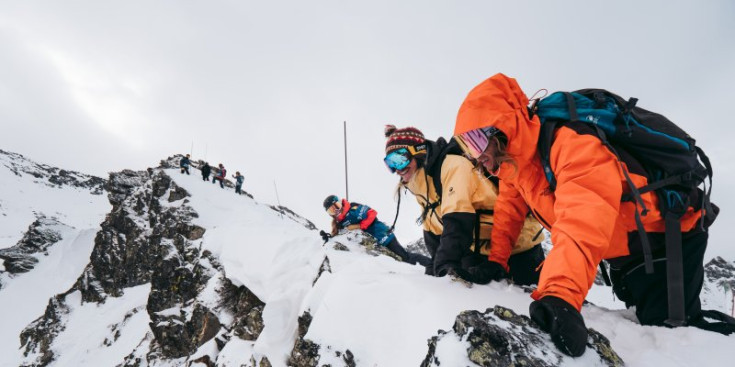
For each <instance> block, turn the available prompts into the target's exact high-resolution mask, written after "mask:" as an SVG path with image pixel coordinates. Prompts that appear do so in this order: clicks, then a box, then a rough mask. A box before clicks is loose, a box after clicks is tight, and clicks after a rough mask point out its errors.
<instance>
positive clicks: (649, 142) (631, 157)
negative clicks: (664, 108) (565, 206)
mask: <svg viewBox="0 0 735 367" xmlns="http://www.w3.org/2000/svg"><path fill="white" fill-rule="evenodd" d="M636 102H637V99H636V98H631V99H629V100H627V101H626V100H624V99H623V98H621V97H619V96H617V95H615V94H613V93H610V92H608V91H606V90H602V89H582V90H578V91H575V92H571V93H569V92H556V93H553V94H551V95H549V96H548V97H546V98H543V99H541V100H539V101H537V102H534V104H533V105H532V106H531V107H529V112H530V114H531V115H537V116H538V117H539V119H540V121H541V132H540V135H539V140H538V150H539V154H540V157H541V163H542V165H543V169H544V173H545V175H546V179H547V180H548V182H549V186H550V190H551V191H554V190H555V188H556V178H555V176H554V172H553V171H552V169H551V165H550V162H549V160H550V157H549V156H550V151H551V145H552V144H553V139H554V132H555V131H556V129H557V128H558V127H559V126H561V125H565V126H568V127H571V128H573V129H575V131H577V132H582V133H585V132H589V133H590V134H591V135H595V136H597V137H598V138H599V139H600V140H601V141H602V143H603V144H604V145H605V146H606V147H607V148H608V149H609V150H610V151H611V152H612V153H613V154H615V156H616V157H617V158H618V160H619V161H620V162H621V163H620V164H621V165H622V163H625V164H626V166H627V167H628V169H629V170H630V172H632V173H635V174H639V175H643V176H645V177H647V179H648V184H647V185H646V186H643V187H636V186H635V185H634V184H633V182H632V181H631V179H630V177H629V176H628V173H627V172H626V170H623V172H624V173H625V179H626V181H627V182H628V185H629V187H630V194H627V195H623V197H622V198H621V201H632V202H634V203H635V204H636V213H635V214H636V215H635V220H636V224H637V227H638V231H639V235H640V239H641V247H642V248H641V250H642V252H643V258H644V264H645V269H646V272H647V273H649V274H650V273H652V272H653V262H652V251H651V246H650V243H649V241H648V236H647V234H646V232H645V230H644V228H643V223H642V221H641V216H645V215H646V214H647V213H648V210H649V208H647V207H646V206H645V204H644V203H643V200H642V199H641V194H643V193H646V192H650V191H654V192H655V193H656V195H657V196H658V198H659V208H658V209H659V210H660V212H661V215H662V217H663V218H664V220H665V222H666V234H665V238H666V240H665V242H666V245H665V246H666V258H667V279H668V282H669V286H668V289H669V292H668V297H669V320H667V323H668V324H670V325H672V326H679V325H683V324H684V320H685V314H684V286H683V259H682V251H681V222H680V220H681V217H682V216H683V215H684V213H685V212H686V210H687V208H689V207H694V208H695V209H704V210H705V214H706V215H704V216H703V217H702V221H701V226H702V227H703V228H705V227H707V226H709V225H710V224H711V223H712V222H713V221H714V219H715V217H716V215H717V211H718V209H717V207H716V206H714V205H712V204H711V203H710V194H711V192H712V166H711V165H710V162H709V159H708V158H707V156H706V155H705V154H704V151H702V149H700V148H699V147H698V146H696V144H695V141H694V139H692V138H691V137H690V136H689V135H688V134H687V133H686V132H685V131H684V130H682V129H681V128H679V127H678V126H677V125H676V124H674V123H673V122H671V121H670V120H668V119H667V118H666V117H664V116H662V115H660V114H657V113H654V112H650V111H647V110H644V109H642V108H640V107H637V106H636ZM707 181H708V182H707ZM700 186H703V188H700ZM639 209H640V210H639Z"/></svg>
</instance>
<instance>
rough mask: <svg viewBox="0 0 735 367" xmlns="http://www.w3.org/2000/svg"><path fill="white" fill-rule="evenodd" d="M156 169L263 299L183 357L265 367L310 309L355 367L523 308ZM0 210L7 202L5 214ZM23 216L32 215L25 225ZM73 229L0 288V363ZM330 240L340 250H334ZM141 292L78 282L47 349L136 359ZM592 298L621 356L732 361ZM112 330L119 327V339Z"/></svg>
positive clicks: (51, 278)
mask: <svg viewBox="0 0 735 367" xmlns="http://www.w3.org/2000/svg"><path fill="white" fill-rule="evenodd" d="M195 172H196V171H195ZM166 173H167V174H168V175H169V176H171V177H172V178H173V179H174V181H175V182H176V184H177V185H179V186H181V187H183V188H184V189H186V190H187V191H188V192H189V193H190V195H191V196H190V197H188V198H187V200H188V201H189V202H188V203H187V205H190V206H191V207H192V208H193V209H194V210H195V211H196V212H197V213H198V214H199V216H198V218H195V219H194V223H195V224H197V225H200V226H202V227H204V228H206V232H205V234H204V236H203V237H202V239H201V240H198V242H199V244H200V245H201V246H202V248H203V249H207V250H210V251H212V252H213V253H214V254H215V255H216V256H217V257H218V258H219V262H220V263H221V264H222V265H223V267H224V269H225V275H226V276H227V277H228V278H229V279H230V280H231V281H232V282H234V283H235V284H241V285H245V286H246V287H248V288H249V289H250V290H251V291H253V293H254V294H255V295H257V296H258V297H259V298H260V299H261V300H262V301H263V302H265V303H266V306H265V309H264V311H263V320H264V324H265V329H264V330H263V332H262V333H261V335H260V337H259V338H258V340H257V341H255V342H252V341H243V340H239V339H238V338H236V337H234V338H232V339H231V340H230V341H229V342H228V343H227V344H226V345H225V347H224V349H223V350H221V351H217V348H216V346H215V344H214V342H213V341H212V340H210V341H209V342H207V343H205V344H204V345H203V346H202V347H200V348H199V350H198V351H197V352H196V353H194V354H192V356H191V359H193V358H194V357H198V356H202V355H205V354H209V355H212V356H216V358H217V363H218V364H217V365H218V366H233V365H234V366H237V365H242V364H245V365H249V364H250V361H251V358H253V359H254V360H255V361H259V360H260V359H261V358H262V357H263V356H266V357H268V359H269V360H270V362H271V363H272V364H273V366H276V367H278V366H285V365H286V360H287V358H288V355H289V353H290V351H291V349H292V348H293V344H294V341H295V338H296V333H297V319H298V317H299V316H300V315H302V314H303V313H304V312H309V313H310V314H311V315H312V317H313V321H312V323H311V326H310V328H309V331H308V333H307V335H306V338H307V339H310V340H312V341H314V342H316V343H318V344H320V345H321V349H320V353H321V356H322V360H321V363H332V365H333V366H339V365H342V363H343V362H341V360H340V359H339V358H338V357H336V355H335V352H345V351H346V350H347V349H349V350H350V351H351V352H352V354H353V355H354V357H355V360H356V363H357V365H358V366H389V367H390V366H417V365H419V364H420V362H421V361H422V360H423V359H424V357H425V356H426V353H427V351H428V347H427V340H428V339H429V338H430V337H432V336H435V335H436V334H437V330H439V329H443V330H449V329H451V327H452V325H453V323H454V319H455V317H456V316H457V314H458V313H459V312H461V311H463V310H468V309H476V310H481V311H484V310H485V309H487V308H489V307H493V306H494V305H496V304H498V305H502V306H505V307H509V308H511V309H513V310H515V311H516V312H517V313H519V314H525V315H527V314H528V306H529V304H530V302H531V299H530V297H529V295H528V294H527V293H526V292H524V291H523V290H522V289H520V288H519V287H515V286H511V285H508V284H507V283H492V284H489V285H474V286H472V287H467V286H466V285H465V284H463V283H460V282H455V281H452V280H450V279H449V278H433V277H428V276H425V275H424V274H423V268H422V267H420V266H411V265H408V264H405V263H401V262H398V261H395V260H393V259H392V258H389V257H387V256H382V255H381V256H377V257H375V256H371V255H368V254H367V253H366V251H365V248H364V247H362V246H361V245H359V242H360V239H361V235H358V234H356V233H354V232H351V233H348V234H343V235H340V236H337V237H335V238H333V239H332V240H330V242H328V243H327V244H325V245H322V240H321V238H320V237H319V235H318V233H317V231H313V230H309V229H307V228H305V227H304V226H303V225H301V224H299V223H296V222H295V221H293V220H291V219H289V218H288V217H281V216H280V215H279V214H278V213H277V212H275V211H274V210H272V209H271V208H270V207H269V206H267V205H263V204H260V203H258V202H256V201H254V200H252V199H250V198H248V197H246V196H237V195H235V194H234V192H233V191H232V190H231V189H224V190H223V189H220V188H219V186H218V185H217V186H215V185H212V184H211V183H209V182H203V181H201V179H200V178H199V177H198V176H197V175H196V174H193V175H191V176H185V175H181V174H180V173H179V172H178V170H172V169H169V170H166ZM0 177H1V175H0ZM27 186H33V184H31V183H28V184H27ZM28 189H29V190H30V187H29V188H28ZM6 199H7V197H5V196H4V197H3V200H6ZM107 205H108V207H109V204H107ZM167 205H168V204H167ZM170 205H181V203H171V204H170ZM314 205H320V202H319V201H315V204H314ZM80 206H81V205H80ZM7 207H8V206H7V205H6V204H3V206H2V210H6V209H7ZM59 208H65V206H59ZM79 210H81V209H79ZM88 210H89V209H88ZM90 211H91V210H90ZM67 213H68V212H67ZM78 215H84V216H85V218H76V217H74V216H73V215H71V214H67V215H66V219H67V220H66V221H64V220H62V221H63V222H65V223H71V222H74V223H76V224H77V225H79V223H82V224H83V223H89V222H90V221H94V222H95V223H99V222H101V219H102V217H101V215H100V213H96V214H94V215H96V216H97V217H95V218H94V219H90V218H88V217H86V216H91V215H92V214H90V213H86V214H78ZM28 224H30V221H29V222H28V223H26V224H24V226H26V227H27V225H28ZM3 229H5V227H4V228H3ZM69 231H70V232H73V233H64V234H63V236H64V239H63V240H62V241H60V242H59V243H57V244H56V245H54V246H52V247H51V248H50V249H49V254H48V256H42V257H43V258H44V259H43V260H42V261H41V262H40V263H39V264H38V265H37V267H36V268H35V269H34V270H32V271H31V272H29V273H26V274H21V275H19V276H17V277H14V278H13V279H12V280H11V281H10V282H8V284H6V286H5V288H3V289H1V290H0V317H2V319H3V321H2V326H3V327H2V328H0V348H2V350H0V366H3V367H4V366H17V365H18V364H19V361H20V358H21V351H20V350H18V347H19V344H18V334H19V333H20V330H21V329H22V328H23V327H24V326H25V325H27V324H28V323H29V322H31V321H33V320H34V319H35V318H37V317H39V316H41V315H42V314H43V311H44V309H45V307H46V304H47V303H48V298H49V297H51V296H52V295H54V294H56V293H61V292H64V291H66V290H67V289H68V288H69V287H70V286H71V285H72V284H73V282H74V281H75V280H76V278H77V277H78V276H79V275H80V274H81V272H82V269H83V268H84V265H85V264H86V263H87V262H88V259H89V253H90V251H91V248H92V246H93V238H94V233H95V231H96V230H95V229H89V228H85V229H80V228H77V230H76V231H77V232H74V230H69ZM337 242H338V243H340V244H342V245H345V246H346V247H347V248H348V249H349V251H339V250H336V249H334V245H335V244H336V243H337ZM325 257H328V258H329V264H330V268H331V273H330V272H324V273H323V274H322V275H321V276H320V277H319V279H318V281H317V282H316V283H315V284H312V282H313V281H314V279H316V277H317V274H318V271H319V267H320V265H321V264H322V262H323V260H324V259H325ZM220 281H221V279H220V278H219V276H216V277H213V278H212V279H211V280H210V282H209V283H208V284H207V285H206V287H205V289H204V290H203V292H202V293H201V294H200V295H199V297H198V300H199V301H200V302H204V303H205V304H211V305H213V304H214V302H215V300H216V298H217V293H216V291H215V289H216V286H217V284H219V282H220ZM148 293H149V285H142V286H138V287H135V288H128V289H126V290H125V293H124V295H123V296H122V297H119V298H114V297H109V298H108V299H107V300H106V301H105V303H103V304H94V303H91V304H80V300H79V294H78V293H77V292H72V293H71V294H69V295H68V296H67V304H69V306H70V308H71V312H70V313H69V315H67V316H65V318H64V320H63V322H64V325H65V327H66V329H65V330H64V331H63V332H62V333H61V334H60V335H59V337H58V338H57V339H56V340H55V341H54V344H53V346H52V348H53V350H54V351H56V352H57V353H58V355H59V359H58V360H56V361H55V362H54V364H53V365H54V366H95V367H96V366H115V365H117V364H119V363H121V362H122V360H123V358H124V357H125V356H127V355H129V354H130V353H131V352H133V350H136V353H137V354H136V355H138V356H142V355H141V354H140V353H143V351H145V350H146V346H147V345H149V344H150V343H151V340H152V339H151V333H150V329H149V327H148V323H149V322H150V320H149V317H148V314H147V312H146V311H145V305H146V302H147V297H148ZM710 296H711V297H714V298H717V299H716V300H713V301H710V300H709V298H705V299H704V302H705V304H708V303H712V304H715V303H717V304H719V305H720V307H725V306H726V304H725V303H724V302H722V301H721V300H720V298H722V297H725V296H724V295H723V294H721V293H718V292H716V291H713V292H710V293H708V294H707V295H705V297H710ZM588 300H589V301H591V302H592V303H593V304H589V305H585V306H584V307H583V310H582V313H583V315H584V316H585V320H586V323H587V326H588V327H591V328H594V329H596V330H598V331H600V332H601V333H602V334H603V335H605V336H606V337H608V338H609V339H610V342H611V344H612V346H613V348H614V349H615V350H616V352H617V353H618V354H619V355H620V356H621V357H622V358H623V360H624V361H625V362H626V364H627V365H628V366H651V365H675V366H705V365H730V364H731V360H732V357H731V355H732V350H733V349H734V348H735V336H729V337H726V336H722V335H720V334H715V333H710V332H705V331H702V330H699V329H694V328H679V329H666V328H661V327H644V326H641V325H639V324H638V323H637V322H636V321H635V314H634V312H633V311H632V310H625V309H624V306H623V305H622V304H621V303H620V302H619V301H618V300H616V299H615V298H614V297H613V296H612V293H611V291H610V288H607V287H597V286H595V287H593V289H592V290H591V291H590V295H589V297H588ZM721 310H723V311H726V312H730V311H731V310H730V309H721ZM161 312H178V309H170V310H164V311H161ZM223 321H225V322H226V321H227V320H223ZM117 330H119V331H120V336H119V337H118V338H117V340H115V338H114V335H115V331H117ZM463 343H466V341H464V340H454V341H451V343H443V344H441V348H440V349H439V350H438V353H444V354H441V359H442V361H445V362H444V364H446V365H448V366H455V365H457V366H460V365H461V366H463V365H469V361H468V360H467V356H466V355H464V354H463V353H461V352H456V351H457V350H459V351H462V350H464V349H465V348H462V345H464V344H463ZM136 347H138V349H136ZM586 357H589V356H585V357H582V358H579V359H576V360H573V359H571V358H569V359H566V360H565V361H566V362H565V365H570V366H582V365H585V363H586V361H587V358H586ZM191 359H190V360H191ZM184 363H185V360H184V359H180V360H171V361H161V363H159V364H157V365H156V366H180V365H182V364H184Z"/></svg>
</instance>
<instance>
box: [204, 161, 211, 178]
mask: <svg viewBox="0 0 735 367" xmlns="http://www.w3.org/2000/svg"><path fill="white" fill-rule="evenodd" d="M210 173H212V167H211V166H210V165H209V162H204V166H202V181H209V174H210Z"/></svg>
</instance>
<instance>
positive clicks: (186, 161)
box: [179, 154, 191, 175]
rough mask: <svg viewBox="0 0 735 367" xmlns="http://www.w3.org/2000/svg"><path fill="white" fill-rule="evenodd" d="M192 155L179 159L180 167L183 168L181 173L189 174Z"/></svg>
mask: <svg viewBox="0 0 735 367" xmlns="http://www.w3.org/2000/svg"><path fill="white" fill-rule="evenodd" d="M190 157H191V155H189V154H187V155H186V157H183V158H181V160H180V161H179V167H180V168H181V173H182V174H183V173H186V174H187V175H188V174H189V166H190V165H191V160H190Z"/></svg>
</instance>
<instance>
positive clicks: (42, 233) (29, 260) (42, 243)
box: [0, 215, 71, 287]
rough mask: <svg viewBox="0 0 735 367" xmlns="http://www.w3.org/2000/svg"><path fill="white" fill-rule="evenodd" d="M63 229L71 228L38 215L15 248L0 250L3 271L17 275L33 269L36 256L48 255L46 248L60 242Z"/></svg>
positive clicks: (55, 220)
mask: <svg viewBox="0 0 735 367" xmlns="http://www.w3.org/2000/svg"><path fill="white" fill-rule="evenodd" d="M65 228H71V227H69V226H67V225H65V224H63V223H61V222H59V221H58V220H57V219H56V218H47V217H46V216H44V215H40V216H39V217H38V219H36V220H35V221H34V222H33V223H31V225H30V226H29V227H28V231H26V233H25V234H24V235H23V238H22V239H21V240H20V241H18V243H17V244H16V245H15V246H13V247H8V248H4V249H0V259H1V260H4V267H5V271H7V272H9V273H11V274H18V273H25V272H28V271H30V270H31V269H33V267H34V266H35V265H36V264H37V263H38V259H37V256H38V254H48V253H47V250H48V248H49V247H50V246H52V245H53V244H55V243H57V242H59V241H60V240H61V230H62V229H65ZM1 286H2V283H0V287H1Z"/></svg>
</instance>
